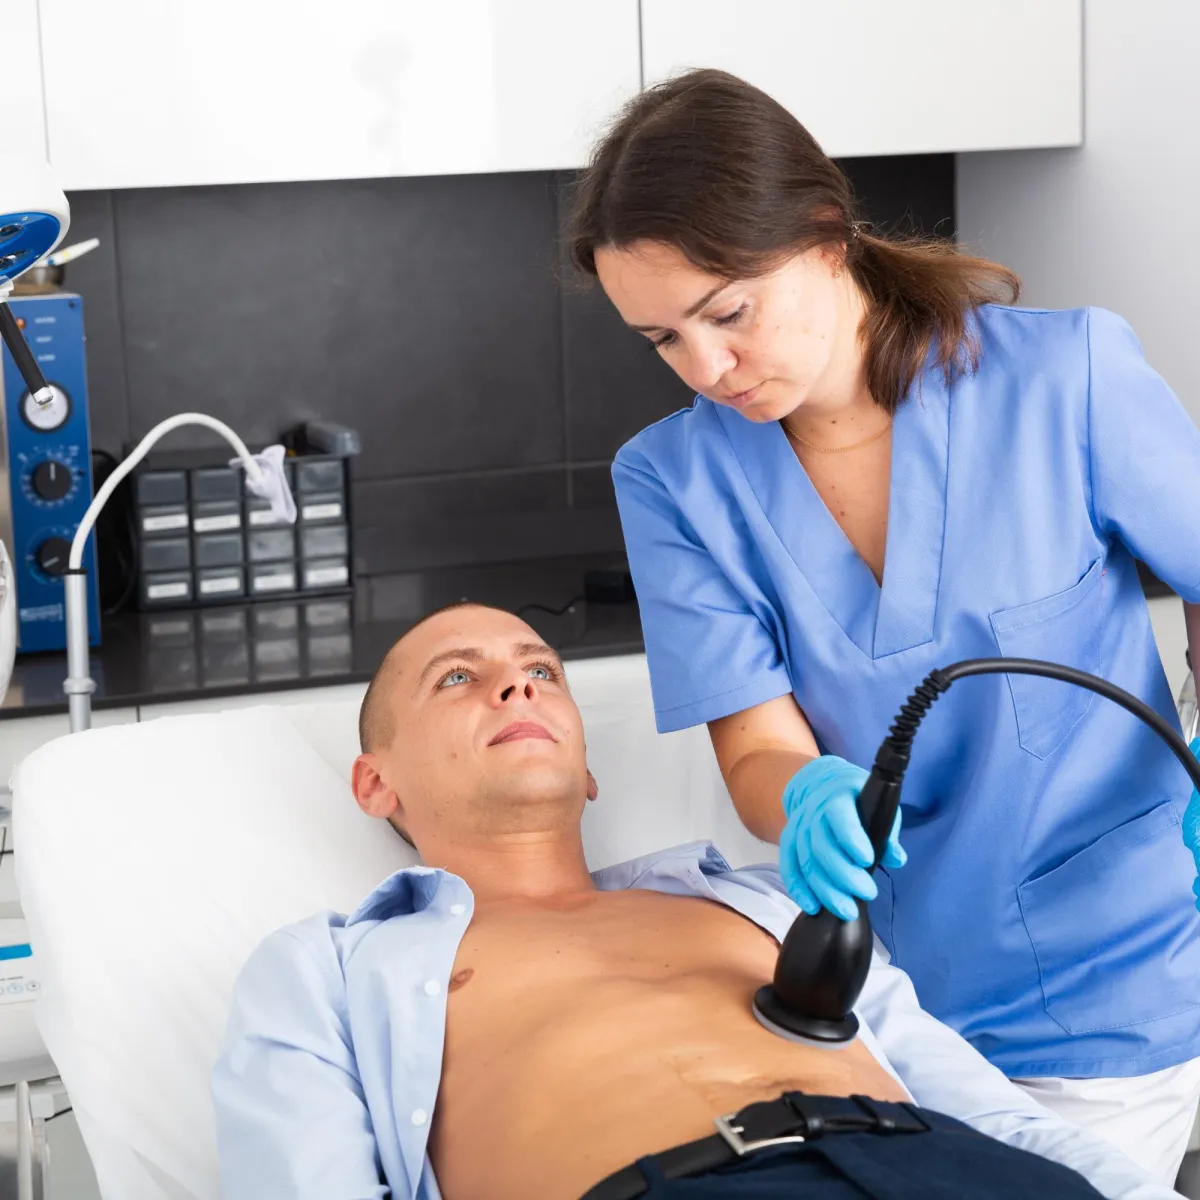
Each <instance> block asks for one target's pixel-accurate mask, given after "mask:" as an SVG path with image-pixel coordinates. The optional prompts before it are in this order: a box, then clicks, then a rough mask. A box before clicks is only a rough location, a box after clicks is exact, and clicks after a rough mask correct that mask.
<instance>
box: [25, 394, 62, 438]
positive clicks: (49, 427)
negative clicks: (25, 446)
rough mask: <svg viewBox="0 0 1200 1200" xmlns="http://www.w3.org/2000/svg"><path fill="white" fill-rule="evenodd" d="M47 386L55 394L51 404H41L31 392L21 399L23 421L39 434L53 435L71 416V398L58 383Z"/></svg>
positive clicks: (51, 398)
mask: <svg viewBox="0 0 1200 1200" xmlns="http://www.w3.org/2000/svg"><path fill="white" fill-rule="evenodd" d="M47 386H48V387H49V388H50V391H51V392H52V393H53V395H52V396H51V397H50V403H49V404H46V405H41V404H39V403H38V402H37V401H36V400H35V399H34V398H33V395H32V394H31V393H30V392H26V393H25V395H24V396H23V397H22V398H21V419H22V420H23V421H24V422H25V424H26V425H28V426H29V428H30V429H35V430H37V432H38V433H52V432H53V431H54V430H55V429H57V428H58V427H59V426H60V425H65V424H66V421H67V418H68V417H69V416H70V415H71V397H70V396H68V395H67V393H66V392H64V391H63V390H62V388H60V387H59V386H58V384H57V383H51V384H48V385H47Z"/></svg>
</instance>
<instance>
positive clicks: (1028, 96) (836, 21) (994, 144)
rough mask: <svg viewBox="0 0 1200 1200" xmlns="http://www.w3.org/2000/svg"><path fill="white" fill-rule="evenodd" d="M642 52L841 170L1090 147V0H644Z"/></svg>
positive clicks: (666, 71)
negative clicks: (689, 71) (725, 81)
mask: <svg viewBox="0 0 1200 1200" xmlns="http://www.w3.org/2000/svg"><path fill="white" fill-rule="evenodd" d="M44 2H45V0H43V3H44ZM642 47H643V55H644V66H645V78H646V83H647V84H650V83H652V82H655V81H657V80H660V79H663V78H665V77H667V76H669V75H673V74H675V73H677V72H678V71H679V70H681V69H683V68H686V67H719V68H722V69H723V70H726V71H731V72H732V73H733V74H735V75H740V76H742V77H743V78H744V79H747V80H748V81H749V82H751V83H753V84H756V85H757V86H758V87H760V88H762V89H763V90H764V91H766V92H768V93H770V95H772V96H773V97H775V99H776V100H778V101H779V102H780V103H781V104H783V105H784V106H785V107H786V108H788V109H789V110H790V111H791V112H792V113H793V114H795V116H796V117H797V118H799V120H800V121H801V122H802V123H803V124H804V125H805V126H806V127H807V128H808V130H809V132H810V133H812V135H813V136H814V137H815V138H816V139H817V141H819V142H820V143H821V146H822V148H823V149H824V150H825V152H826V153H827V154H830V155H833V156H835V157H848V156H852V155H869V154H917V153H926V152H939V151H940V152H947V151H960V150H1004V149H1015V148H1026V147H1036V146H1070V145H1078V144H1079V143H1080V142H1081V141H1082V137H1083V80H1082V66H1083V63H1082V59H1083V14H1082V0H835V2H833V3H831V2H830V0H737V2H736V3H734V2H733V0H642Z"/></svg>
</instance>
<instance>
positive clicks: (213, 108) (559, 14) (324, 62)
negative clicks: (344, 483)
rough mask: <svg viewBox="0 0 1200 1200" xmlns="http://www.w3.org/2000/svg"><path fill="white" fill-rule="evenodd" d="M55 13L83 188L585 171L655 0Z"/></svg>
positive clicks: (82, 5) (45, 3) (50, 39)
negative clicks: (645, 10) (644, 5)
mask: <svg viewBox="0 0 1200 1200" xmlns="http://www.w3.org/2000/svg"><path fill="white" fill-rule="evenodd" d="M41 19H42V44H43V52H44V64H45V77H46V111H47V125H48V130H49V143H50V157H51V162H52V163H53V164H54V167H55V168H56V170H57V172H58V174H59V178H60V180H61V182H62V184H63V185H64V186H65V187H67V188H118V187H157V186H174V185H188V184H215V183H253V182H271V181H282V180H301V179H353V178H366V177H371V176H383V175H441V174H457V173H462V172H473V171H527V170H548V169H554V168H561V167H571V166H575V165H579V164H581V163H583V162H584V161H585V159H586V155H587V150H588V147H589V145H590V141H591V137H592V135H593V132H594V130H595V128H596V126H597V125H598V123H599V122H600V120H602V118H603V117H604V116H605V115H606V114H607V113H608V112H609V111H610V110H611V109H612V108H613V107H614V106H615V105H617V104H619V103H620V102H621V100H622V99H624V98H625V97H627V96H629V95H630V94H632V93H633V92H635V91H636V90H637V88H638V84H639V61H638V18H637V0H577V2H573V3H571V4H562V3H559V2H558V0H437V3H432V4H431V3H428V2H418V0H340V3H337V4H333V5H331V4H329V3H328V0H288V2H287V3H286V4H284V3H272V4H266V3H263V2H262V0H205V2H204V3H192V2H186V3H164V2H163V0H103V2H102V3H97V0H41ZM330 220H331V222H332V221H333V220H335V217H334V215H333V214H331V217H330ZM329 236H332V237H336V236H337V235H336V232H335V231H333V230H331V231H330V234H329Z"/></svg>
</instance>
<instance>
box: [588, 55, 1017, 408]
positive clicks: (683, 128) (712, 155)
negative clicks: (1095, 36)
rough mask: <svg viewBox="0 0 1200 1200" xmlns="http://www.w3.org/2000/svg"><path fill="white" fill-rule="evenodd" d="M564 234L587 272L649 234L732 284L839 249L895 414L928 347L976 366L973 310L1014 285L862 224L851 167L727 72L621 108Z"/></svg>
mask: <svg viewBox="0 0 1200 1200" xmlns="http://www.w3.org/2000/svg"><path fill="white" fill-rule="evenodd" d="M567 237H568V245H569V250H570V256H571V260H572V262H573V263H574V264H575V266H576V267H577V268H578V269H579V270H581V271H583V272H585V273H586V274H589V275H595V274H596V251H597V250H598V249H600V248H601V247H603V246H618V247H620V246H631V245H633V244H634V243H635V242H640V241H650V242H659V243H662V244H665V245H669V246H674V247H675V248H676V249H678V250H679V251H680V252H681V253H682V254H683V255H684V256H685V257H686V258H687V259H688V261H689V262H691V263H692V264H694V265H695V266H697V267H699V268H700V269H701V270H703V271H707V272H708V273H710V274H712V275H715V276H717V277H718V278H720V279H730V280H733V279H752V278H755V277H758V276H762V275H764V274H767V273H769V272H770V271H771V270H773V269H774V268H776V267H777V266H779V265H781V264H782V262H783V261H785V260H786V259H787V258H790V257H791V256H792V255H794V254H798V253H801V252H803V251H805V250H809V249H811V248H813V247H815V246H836V247H839V248H840V247H842V246H844V247H845V256H846V265H847V268H848V269H849V271H850V274H851V277H852V278H853V279H854V281H855V282H856V283H857V284H858V286H859V288H860V290H861V291H862V293H863V295H864V296H865V297H866V301H867V316H866V319H865V321H864V323H863V328H862V336H863V339H864V345H865V355H866V377H867V386H868V388H869V390H870V392H871V395H872V396H873V397H874V399H875V401H876V402H877V403H878V404H879V405H881V406H882V407H883V408H885V409H887V410H888V411H889V412H893V411H894V410H895V409H896V407H897V405H898V404H899V403H900V401H901V400H902V399H903V398H904V396H905V395H906V394H907V392H908V389H909V387H910V386H911V384H912V382H913V380H914V379H915V378H916V377H917V376H918V375H919V374H920V372H921V371H922V369H923V368H924V366H925V363H926V360H927V358H928V356H929V352H930V349H931V347H936V348H937V351H936V353H937V362H938V364H939V365H940V367H941V368H942V370H943V371H944V372H945V373H946V375H947V377H952V376H953V375H954V374H956V373H958V372H959V371H961V370H964V369H966V368H967V367H968V366H970V367H974V365H975V364H976V361H977V347H975V346H974V345H973V344H972V342H971V340H970V337H969V331H968V314H969V313H970V311H971V310H972V309H974V308H976V307H977V306H978V305H980V304H983V303H986V302H988V301H991V300H1001V301H1005V302H1008V303H1011V302H1012V301H1014V300H1015V299H1016V298H1017V295H1018V292H1019V290H1020V280H1019V279H1018V278H1017V276H1016V275H1014V274H1013V272H1012V271H1010V270H1008V268H1006V267H1002V266H1000V265H998V264H997V263H993V262H988V261H987V260H986V259H982V258H972V257H970V256H968V255H966V254H962V253H960V252H959V251H958V250H957V249H956V248H955V246H954V245H953V244H951V243H949V242H945V241H940V240H935V239H931V238H918V237H880V236H876V235H875V234H873V233H870V232H868V230H867V228H866V227H864V226H863V225H862V224H861V223H860V221H859V220H858V217H857V214H856V212H855V203H854V196H853V194H852V192H851V189H850V184H849V181H848V180H847V179H846V176H845V175H844V174H843V173H842V171H841V169H840V168H839V167H838V165H837V164H836V163H835V162H833V160H832V159H830V158H829V157H827V156H826V154H825V153H824V151H822V149H821V148H820V146H818V145H817V143H816V142H815V141H814V140H813V138H812V136H811V135H810V134H809V132H808V131H807V130H806V129H805V128H804V126H803V125H801V124H800V122H799V121H797V120H796V119H795V117H793V116H792V115H791V114H790V113H789V112H788V111H787V110H786V109H785V108H784V107H783V106H782V105H780V104H777V103H776V102H775V101H774V100H772V99H771V98H770V97H769V96H768V95H766V94H765V93H764V92H761V91H759V90H758V88H755V87H752V86H751V85H750V84H748V83H746V82H744V81H743V80H741V79H738V78H736V77H735V76H733V75H728V74H726V73H725V72H724V71H713V70H698V71H690V72H688V73H687V74H684V75H681V76H678V77H676V78H675V79H671V80H669V81H667V82H665V83H660V84H657V85H656V86H654V87H651V88H649V89H647V90H646V91H644V92H642V93H641V94H640V95H639V96H637V97H635V98H634V99H633V100H631V101H630V102H629V103H628V104H627V105H626V107H625V108H624V109H623V110H622V112H621V113H620V114H619V115H618V117H617V119H616V121H615V123H614V124H613V126H612V128H611V129H610V130H609V132H608V133H607V135H606V136H605V137H604V139H603V140H602V141H601V142H600V144H599V145H598V146H597V147H596V149H595V151H594V153H593V155H592V161H591V164H590V165H589V167H588V169H587V171H586V172H585V173H584V175H583V176H582V178H581V179H580V181H579V183H578V185H577V188H576V191H575V197H574V206H573V212H572V216H571V222H570V225H569V229H568V234H567Z"/></svg>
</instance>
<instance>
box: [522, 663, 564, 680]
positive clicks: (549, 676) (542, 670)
mask: <svg viewBox="0 0 1200 1200" xmlns="http://www.w3.org/2000/svg"><path fill="white" fill-rule="evenodd" d="M529 674H530V675H531V676H532V677H533V678H534V679H546V680H554V679H557V678H558V672H557V671H556V670H555V669H554V668H553V667H552V666H551V665H550V664H549V663H534V664H533V666H532V667H530V668H529Z"/></svg>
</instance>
